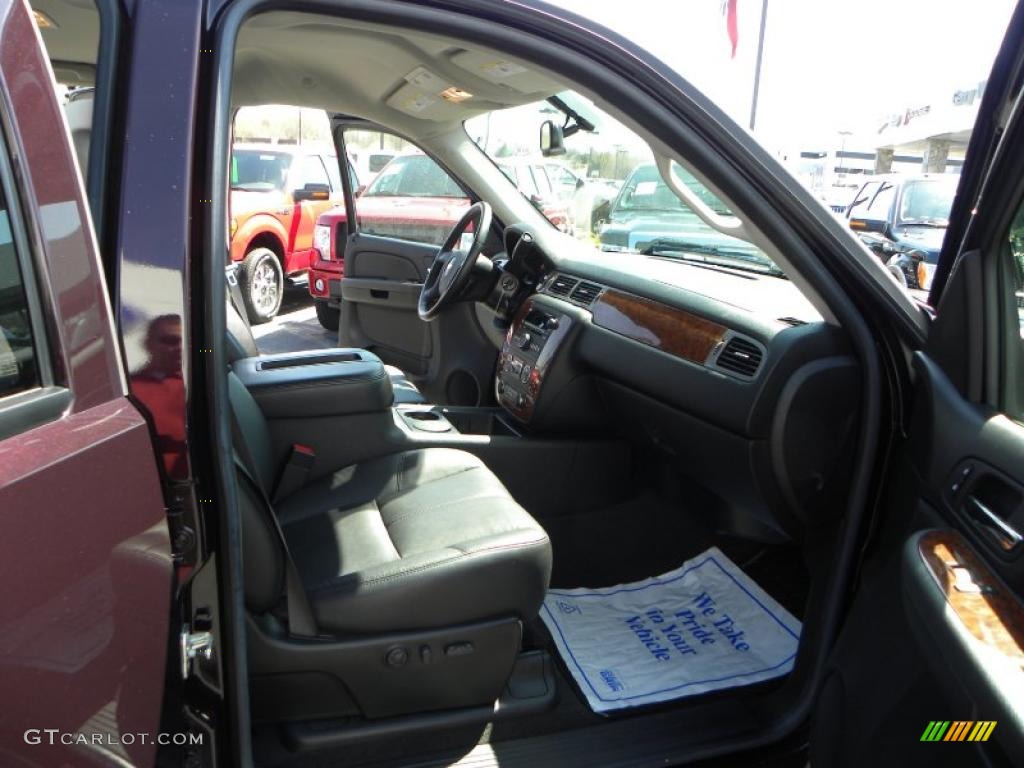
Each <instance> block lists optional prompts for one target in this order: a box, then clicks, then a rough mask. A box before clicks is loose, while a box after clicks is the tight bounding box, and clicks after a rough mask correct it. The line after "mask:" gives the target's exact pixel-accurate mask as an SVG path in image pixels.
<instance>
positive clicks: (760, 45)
mask: <svg viewBox="0 0 1024 768" xmlns="http://www.w3.org/2000/svg"><path fill="white" fill-rule="evenodd" d="M767 18H768V0H761V31H760V33H758V37H757V62H756V63H755V65H754V94H753V96H752V97H751V100H750V132H751V133H753V132H754V123H755V121H756V120H757V94H758V91H760V90H761V59H762V58H764V26H765V21H766V20H767Z"/></svg>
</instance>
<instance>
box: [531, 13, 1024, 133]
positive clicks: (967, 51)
mask: <svg viewBox="0 0 1024 768" xmlns="http://www.w3.org/2000/svg"><path fill="white" fill-rule="evenodd" d="M549 2H551V4H552V5H556V6H561V7H563V8H566V9H568V10H571V11H573V12H575V13H578V14H580V15H581V16H585V17H587V18H590V19H593V20H594V21H597V22H599V23H601V24H603V25H605V26H608V27H610V28H612V29H614V30H615V31H616V32H618V33H619V34H621V35H623V36H625V37H627V38H629V39H631V40H633V41H634V42H635V43H637V44H639V45H640V46H641V47H643V48H645V49H647V50H648V51H649V52H650V53H652V54H653V55H654V56H656V57H658V58H659V59H661V60H662V61H663V62H665V63H666V64H667V65H669V66H670V67H672V68H673V69H675V70H676V71H678V72H679V73H680V74H682V75H683V76H684V77H685V78H687V79H688V80H690V82H692V83H693V84H694V85H695V86H697V87H698V88H700V89H701V90H702V91H704V93H705V94H706V95H707V96H709V97H710V98H711V99H712V100H713V101H714V102H715V103H717V104H718V105H719V107H721V108H722V109H724V110H725V111H726V112H727V113H728V114H729V115H730V116H731V117H732V118H733V119H735V120H736V121H737V122H739V123H740V124H741V125H743V126H744V127H746V126H747V125H748V122H749V119H750V103H751V94H752V87H753V79H754V78H753V75H754V68H755V67H754V64H755V61H756V54H757V42H758V32H759V25H760V18H761V7H762V0H738V26H739V45H738V47H737V51H736V56H735V58H732V57H731V56H730V45H729V39H728V36H727V34H726V25H725V16H724V13H723V0H549ZM1014 5H1015V0H768V14H767V23H766V32H765V49H764V59H763V64H762V73H761V91H760V97H759V103H758V111H757V122H756V127H755V131H754V134H755V136H756V137H757V138H758V139H759V140H760V141H761V143H762V144H764V145H765V146H766V147H768V148H770V149H772V150H775V151H779V150H780V149H791V148H794V147H799V148H811V147H821V148H823V149H828V148H832V147H833V146H834V144H836V143H838V141H839V138H838V136H839V132H840V131H849V132H852V133H853V134H855V135H857V134H860V133H863V132H866V131H869V130H870V128H871V127H872V126H877V124H878V121H879V119H880V118H882V117H883V116H885V115H888V114H891V113H893V112H899V111H902V110H905V109H907V108H911V107H914V106H918V105H921V104H927V103H929V102H930V101H932V100H934V99H949V98H951V97H952V93H953V91H955V90H957V89H960V88H970V87H974V86H975V85H976V84H977V83H978V82H979V81H980V80H983V79H985V78H986V77H987V75H988V72H989V70H990V68H991V66H992V60H993V58H994V57H995V54H996V52H997V50H998V48H999V45H1000V43H1001V41H1002V38H1003V34H1004V33H1005V30H1006V24H1007V21H1008V20H1009V17H1010V13H1011V11H1012V9H1013V6H1014Z"/></svg>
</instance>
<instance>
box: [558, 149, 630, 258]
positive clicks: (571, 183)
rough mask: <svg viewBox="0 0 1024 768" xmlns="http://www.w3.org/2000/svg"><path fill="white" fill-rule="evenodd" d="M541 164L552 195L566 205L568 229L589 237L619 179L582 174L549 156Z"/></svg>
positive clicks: (619, 184) (615, 193)
mask: <svg viewBox="0 0 1024 768" xmlns="http://www.w3.org/2000/svg"><path fill="white" fill-rule="evenodd" d="M544 168H545V169H546V170H547V175H548V178H549V179H550V180H551V185H552V188H553V189H554V190H555V195H556V196H557V197H558V199H559V200H561V201H562V203H563V204H564V205H565V206H566V207H567V208H568V211H569V231H570V232H572V234H573V235H575V236H576V237H578V238H581V239H585V238H589V237H591V236H592V235H593V234H594V233H595V232H596V231H597V230H596V229H595V225H596V223H597V217H598V216H600V215H601V211H604V210H606V209H607V206H608V203H609V202H610V201H611V200H612V199H614V198H615V196H616V195H617V194H618V193H619V189H620V188H621V187H622V182H621V181H618V182H617V181H614V180H612V179H602V178H597V177H593V178H591V177H588V176H585V175H581V174H578V173H576V172H575V171H574V170H572V169H571V168H569V167H568V166H566V165H565V164H563V163H560V162H557V161H553V160H550V159H548V160H546V161H545V163H544Z"/></svg>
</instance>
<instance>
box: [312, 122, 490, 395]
mask: <svg viewBox="0 0 1024 768" xmlns="http://www.w3.org/2000/svg"><path fill="white" fill-rule="evenodd" d="M332 126H333V127H334V129H335V131H336V133H335V136H336V137H338V136H341V137H342V140H341V141H339V142H338V146H337V147H336V149H337V151H338V154H339V156H342V155H344V154H345V153H355V154H357V155H360V156H365V155H366V154H367V153H368V152H370V151H372V150H374V149H377V148H383V147H385V146H387V147H388V148H391V149H395V150H398V154H397V155H396V156H395V157H394V159H392V160H391V161H390V162H389V163H388V164H387V165H386V166H384V167H383V168H382V169H381V170H380V171H379V173H377V174H376V175H375V176H374V177H373V178H372V179H370V181H369V184H368V186H367V187H366V189H365V191H364V192H363V193H362V194H360V195H359V196H358V197H355V196H354V190H350V191H349V194H350V199H351V200H353V201H354V207H355V210H356V213H357V216H356V218H357V228H356V231H355V233H354V234H352V235H350V237H349V239H348V241H347V243H346V246H345V252H344V262H345V272H344V277H343V278H342V280H341V318H340V323H339V330H338V343H339V344H340V345H341V346H352V347H365V348H368V349H370V350H372V351H373V352H375V353H376V354H377V355H379V356H380V357H381V359H382V360H384V362H385V363H388V364H390V365H395V366H397V367H399V368H401V369H402V370H403V371H405V372H406V373H407V374H409V375H410V376H412V377H413V379H414V381H415V382H416V384H417V385H418V386H419V388H420V390H421V391H422V392H423V393H424V394H425V395H426V397H427V398H428V400H430V401H431V402H433V403H438V404H452V405H478V404H483V403H489V402H492V400H493V394H492V390H493V387H492V384H491V381H492V379H493V376H494V368H495V365H496V364H497V352H498V350H497V347H496V346H495V345H494V343H493V342H492V341H491V340H490V339H489V338H487V336H486V334H485V333H484V332H483V329H482V328H481V326H480V320H479V318H478V317H477V314H476V312H475V311H474V308H473V307H474V305H473V304H471V303H461V304H456V305H454V306H452V307H451V308H449V309H448V310H447V311H446V312H445V313H444V314H443V315H442V316H441V317H440V318H438V319H437V320H436V321H435V322H432V323H425V322H423V321H422V320H420V318H419V314H418V313H417V303H418V300H419V293H420V288H421V286H422V283H423V280H424V278H425V277H426V274H427V271H428V269H429V268H430V264H431V263H432V262H433V259H434V257H435V255H436V254H437V251H438V248H439V247H440V246H441V243H442V242H443V241H444V239H445V237H446V236H447V235H448V233H449V232H450V231H451V229H452V227H453V226H454V225H455V223H456V222H457V221H458V220H459V219H460V218H461V216H462V214H463V213H464V212H465V210H466V208H467V207H468V206H469V204H470V199H469V196H468V195H467V194H466V193H465V192H464V191H463V189H462V188H461V187H460V186H459V185H458V184H457V183H456V181H455V180H454V179H452V177H451V176H450V175H449V174H448V173H447V171H445V170H444V169H443V168H441V167H440V166H439V165H438V164H437V163H436V162H435V161H434V160H433V159H432V158H430V157H428V156H426V155H424V154H421V153H419V152H417V151H413V150H415V147H413V146H412V145H410V144H409V143H408V142H406V141H405V140H404V139H400V138H398V137H396V136H394V135H391V134H388V133H386V132H383V131H380V130H377V129H376V127H375V126H372V125H370V124H367V123H363V122H358V121H351V120H349V119H347V118H341V117H338V116H335V118H333V119H332ZM350 139H351V146H350V145H349V141H350ZM488 252H493V251H492V250H489V251H488Z"/></svg>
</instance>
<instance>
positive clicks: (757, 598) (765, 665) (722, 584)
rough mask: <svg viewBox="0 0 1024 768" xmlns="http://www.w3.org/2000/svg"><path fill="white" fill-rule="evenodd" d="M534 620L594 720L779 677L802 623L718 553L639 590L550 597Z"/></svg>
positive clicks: (643, 584)
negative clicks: (540, 622) (547, 632)
mask: <svg viewBox="0 0 1024 768" xmlns="http://www.w3.org/2000/svg"><path fill="white" fill-rule="evenodd" d="M541 618H542V619H543V620H544V623H545V624H546V625H547V627H548V629H549V630H550V631H551V635H552V637H553V638H554V641H555V646H556V647H557V648H558V652H559V653H560V654H561V656H562V658H563V660H564V661H565V664H566V666H567V667H568V669H569V671H570V672H571V673H572V675H573V677H574V679H575V680H576V683H577V684H578V685H579V688H580V690H581V691H582V693H583V695H584V696H585V697H586V699H587V702H588V703H589V705H590V707H591V708H592V709H593V710H594V711H595V712H608V711H611V710H616V709H622V708H626V707H636V706H642V705H645V704H654V703H658V702H663V701H669V700H672V699H678V698H682V697H684V696H693V695H696V694H699V693H706V692H709V691H715V690H720V689H723V688H731V687H734V686H739V685H748V684H751V683H756V682H760V681H762V680H769V679H771V678H774V677H779V676H781V675H784V674H786V673H787V672H789V671H790V670H791V669H792V666H793V659H794V658H795V657H796V649H797V643H798V640H799V636H800V622H799V621H797V620H796V619H795V618H794V617H793V616H792V615H791V614H790V613H789V611H787V610H786V609H785V608H783V607H782V606H781V605H779V604H778V603H777V602H776V601H775V600H774V599H773V598H772V597H771V596H770V595H769V594H768V593H766V592H765V591H764V590H763V589H761V588H760V587H759V586H758V585H757V584H756V583H755V582H754V581H753V580H752V579H751V578H750V577H748V576H747V575H746V574H745V573H743V571H741V570H740V569H739V568H738V567H737V566H736V565H735V564H734V563H733V562H732V561H731V560H729V558H727V557H726V556H725V555H724V554H723V553H722V552H721V550H719V549H718V548H716V547H712V548H710V549H708V550H706V551H705V552H703V553H701V554H700V555H698V556H696V557H694V558H692V559H691V560H688V561H686V562H685V563H683V565H682V566H680V567H679V568H677V569H675V570H674V571H669V572H668V573H665V574H662V575H661V576H655V577H653V578H649V579H644V580H643V581H638V582H633V583H630V584H622V585H619V586H615V587H607V588H603V589H571V590H550V591H549V592H548V596H547V597H546V598H545V600H544V606H543V608H542V609H541Z"/></svg>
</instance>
